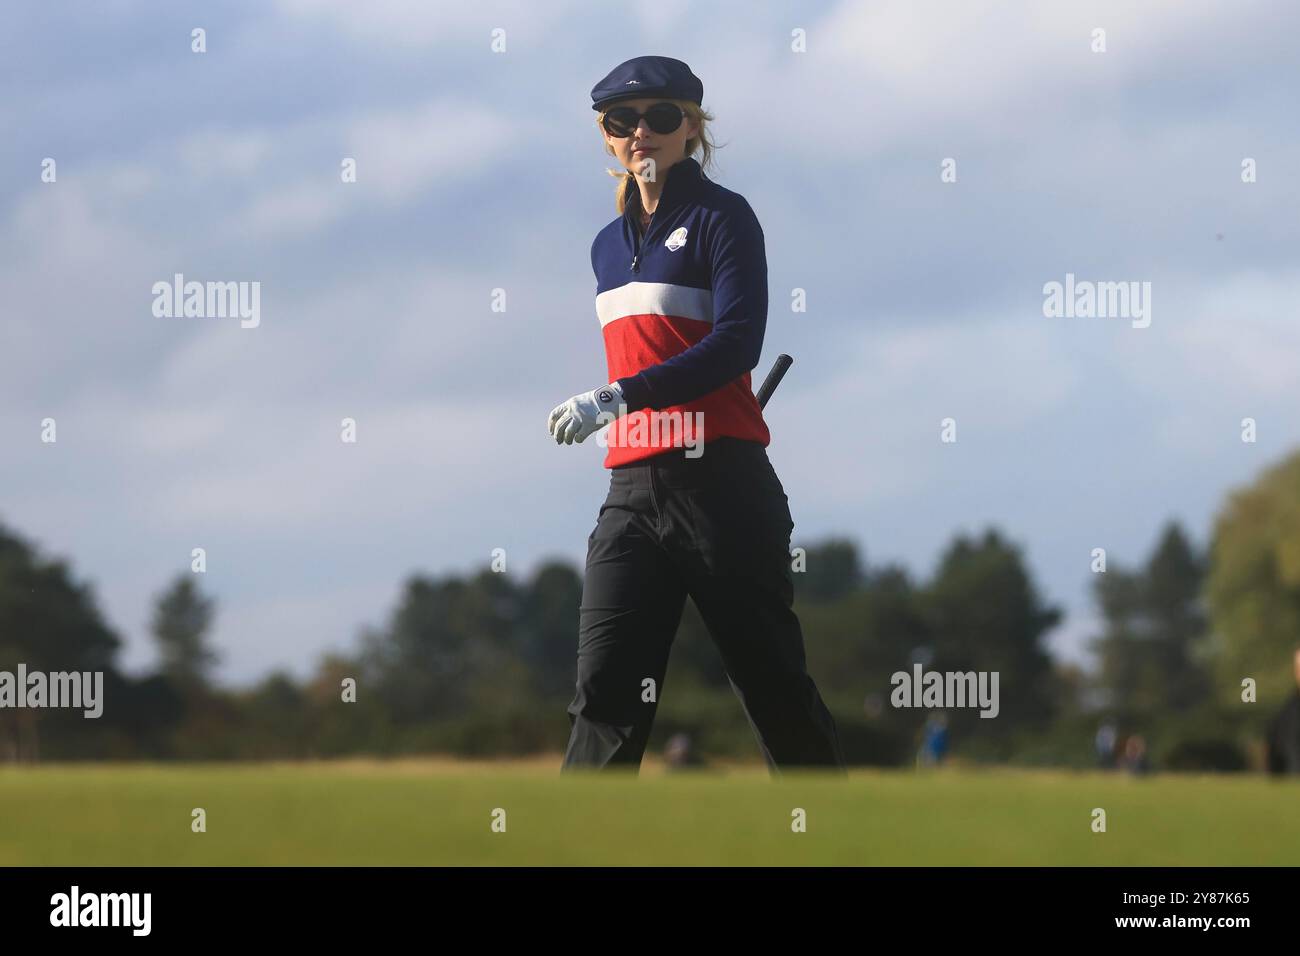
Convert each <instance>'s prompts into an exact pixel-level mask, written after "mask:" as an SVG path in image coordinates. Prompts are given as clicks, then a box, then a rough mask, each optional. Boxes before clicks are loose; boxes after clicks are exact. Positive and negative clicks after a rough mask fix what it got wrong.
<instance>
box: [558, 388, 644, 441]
mask: <svg viewBox="0 0 1300 956" xmlns="http://www.w3.org/2000/svg"><path fill="white" fill-rule="evenodd" d="M625 411H627V406H626V404H625V403H624V402H623V390H622V389H621V388H619V386H618V382H610V383H609V384H608V385H602V386H601V387H600V388H593V389H592V390H591V391H590V392H583V393H582V394H581V395H574V396H573V398H571V399H569V400H568V401H567V402H565V403H564V404H563V405H556V406H555V407H554V408H553V409H551V417H550V418H549V419H547V422H546V430H547V431H548V432H550V433H551V434H552V435H554V436H555V443H556V444H557V445H572V444H573V443H574V442H582V441H583V440H585V439H586V438H587V437H588V436H589V435H591V434H592V433H593V432H596V431H599V430H600V429H601V428H603V427H604V426H606V425H608V424H609V423H610V422H612V421H613V420H614V419H616V418H618V417H619V416H620V415H622V414H623V413H624V412H625Z"/></svg>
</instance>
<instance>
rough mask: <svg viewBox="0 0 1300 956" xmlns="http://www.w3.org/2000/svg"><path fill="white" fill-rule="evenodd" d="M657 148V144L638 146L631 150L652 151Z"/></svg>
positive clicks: (634, 151)
mask: <svg viewBox="0 0 1300 956" xmlns="http://www.w3.org/2000/svg"><path fill="white" fill-rule="evenodd" d="M658 148H659V147H658V146H638V147H637V148H636V149H634V150H632V152H633V153H653V152H654V151H655V150H656V149H658Z"/></svg>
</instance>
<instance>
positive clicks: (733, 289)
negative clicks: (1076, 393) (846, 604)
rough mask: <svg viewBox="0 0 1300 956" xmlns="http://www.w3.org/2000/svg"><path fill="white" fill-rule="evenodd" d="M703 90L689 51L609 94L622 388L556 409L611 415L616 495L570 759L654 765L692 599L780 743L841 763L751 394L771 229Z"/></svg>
mask: <svg viewBox="0 0 1300 956" xmlns="http://www.w3.org/2000/svg"><path fill="white" fill-rule="evenodd" d="M703 95H704V87H703V84H701V82H700V80H699V79H698V78H697V77H696V76H695V75H694V74H693V73H692V72H691V70H690V67H688V66H687V65H686V64H685V63H683V62H681V61H680V60H674V59H670V58H669V57H663V56H642V57H636V58H635V59H632V60H628V61H627V62H626V63H623V64H621V65H620V66H618V67H616V68H615V69H614V70H613V72H611V73H610V74H609V75H608V76H606V77H605V78H604V79H603V80H601V81H600V82H599V83H597V84H596V86H595V88H594V89H593V90H592V91H591V97H592V107H593V108H594V109H595V110H597V111H598V114H599V115H598V117H597V122H598V123H599V125H600V127H601V130H602V132H603V133H604V137H605V144H606V150H607V151H608V152H609V153H610V154H612V155H613V156H614V157H616V158H617V160H618V162H619V164H620V165H621V166H622V167H623V169H624V170H625V172H621V173H619V174H618V175H619V189H618V193H617V209H618V212H619V213H620V215H619V218H617V219H615V220H614V221H613V222H611V223H610V224H609V225H607V226H605V228H603V229H602V230H601V231H600V233H599V234H598V235H597V236H596V241H595V242H594V243H593V244H592V247H591V264H592V268H593V269H594V270H595V273H596V314H597V316H598V317H599V319H600V327H601V332H602V333H603V335H604V339H605V355H606V362H607V365H608V369H609V378H608V384H606V385H602V386H600V387H598V388H595V389H593V390H591V391H589V392H583V393H582V394H580V395H575V396H574V397H572V398H570V399H569V400H568V401H567V402H565V403H564V404H562V405H559V406H557V407H556V408H555V409H554V410H553V411H552V412H551V415H550V418H549V420H548V423H547V424H548V428H549V431H550V433H551V435H552V436H554V438H555V440H556V442H558V443H562V444H566V445H568V444H572V443H574V442H581V441H583V440H585V439H586V438H588V437H590V436H591V435H592V434H594V433H595V432H596V431H597V430H598V429H600V428H601V427H603V426H605V425H608V426H609V428H608V431H607V433H606V434H605V442H604V444H605V446H606V447H607V448H608V452H607V454H606V456H605V467H607V468H609V469H611V474H610V485H609V495H608V497H607V498H606V499H605V503H604V505H602V506H601V509H600V514H599V517H598V519H597V521H596V527H595V530H593V531H592V533H591V535H590V537H589V538H588V541H587V566H586V578H585V581H584V584H583V591H582V607H581V610H580V622H581V623H580V629H579V636H578V679H577V691H576V693H575V695H574V698H573V702H572V703H571V704H570V705H569V708H568V712H569V717H570V722H571V734H570V737H569V745H568V749H567V751H566V753H565V755H564V769H566V770H567V769H571V768H579V767H583V768H591V767H604V766H606V765H611V766H612V765H623V766H631V767H634V768H635V767H639V766H640V763H641V757H642V755H643V754H644V753H645V748H646V741H647V739H648V738H649V736H650V728H651V725H652V724H653V722H654V715H655V709H656V707H657V702H658V700H659V695H660V694H661V693H662V692H663V682H664V672H665V670H666V669H667V667H668V653H669V649H670V648H671V646H672V641H673V637H674V635H675V634H676V632H677V625H678V623H679V621H680V620H681V615H682V608H683V606H684V604H685V602H686V596H687V595H688V594H689V595H690V596H691V598H692V599H693V600H694V601H695V606H696V607H697V608H698V609H699V612H700V615H701V617H702V618H703V620H704V622H705V624H706V625H707V627H708V629H709V633H710V634H711V635H712V637H713V640H714V642H715V643H716V644H717V646H718V649H719V651H720V652H721V654H722V660H723V663H724V665H725V666H726V670H727V676H728V678H729V679H730V681H731V684H732V686H733V687H734V688H735V690H736V693H737V695H738V696H739V697H740V700H741V703H742V704H743V705H744V708H745V713H746V714H747V716H748V717H749V721H750V724H751V725H752V726H753V728H754V732H755V733H756V734H757V736H758V741H759V744H760V746H761V747H762V750H763V755H764V757H765V758H766V760H767V762H768V766H769V767H770V768H771V770H772V771H773V772H776V771H778V770H779V769H781V768H785V767H795V766H831V767H843V765H844V759H843V756H842V754H841V752H840V746H839V741H838V738H837V736H836V731H835V722H834V720H833V719H832V718H831V715H830V712H829V711H828V710H827V709H826V705H825V704H824V703H823V702H822V699H821V695H820V694H819V693H818V692H817V687H816V685H815V684H814V683H813V681H812V678H810V677H809V676H808V673H807V670H806V667H805V662H804V647H803V635H802V633H801V632H800V629H799V619H798V618H797V617H796V616H795V614H794V612H793V611H792V610H791V605H792V603H793V600H794V582H793V579H792V576H791V570H790V532H791V531H792V530H793V528H794V524H793V522H792V521H791V519H790V509H789V505H788V500H787V498H786V496H785V491H784V489H783V488H782V486H781V482H780V480H779V479H778V478H777V476H776V473H775V472H774V471H773V470H772V465H771V463H770V462H769V461H768V457H767V452H766V450H765V449H766V446H767V444H768V441H769V440H770V438H769V435H768V430H767V425H766V424H765V423H764V421H763V415H762V412H761V411H760V409H759V405H758V402H757V400H756V399H755V398H754V394H753V391H752V389H751V384H750V375H749V373H750V370H751V369H753V368H754V366H756V365H757V364H758V360H759V355H760V353H761V352H762V348H763V331H764V328H765V326H766V324H767V260H766V254H765V251H764V243H763V230H762V228H761V227H760V226H759V224H758V219H757V218H756V217H755V216H754V212H753V210H752V209H751V208H750V207H749V203H747V202H746V201H745V199H744V197H743V196H741V195H739V194H738V193H734V192H732V191H730V190H728V189H724V188H723V187H722V186H719V185H718V184H717V183H714V182H713V181H712V180H710V179H708V178H707V177H706V176H705V175H704V173H703V171H702V169H701V165H700V163H699V162H697V161H696V160H695V159H694V158H693V155H692V154H694V153H695V152H696V151H697V150H698V151H701V152H702V154H703V161H704V164H705V165H707V164H708V163H709V160H710V155H711V152H712V149H713V144H712V143H711V142H710V140H709V137H708V135H707V131H706V128H705V126H706V122H707V121H708V120H709V119H711V118H712V117H711V116H709V114H708V113H706V112H704V110H703V109H701V105H700V103H701V100H702V98H703Z"/></svg>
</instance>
